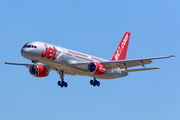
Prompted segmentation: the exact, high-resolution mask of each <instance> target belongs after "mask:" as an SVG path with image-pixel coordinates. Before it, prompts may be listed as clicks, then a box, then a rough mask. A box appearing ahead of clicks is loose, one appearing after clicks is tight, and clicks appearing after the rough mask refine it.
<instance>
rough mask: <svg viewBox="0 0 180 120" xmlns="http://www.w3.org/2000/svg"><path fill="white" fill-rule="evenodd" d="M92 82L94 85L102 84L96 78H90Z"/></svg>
mask: <svg viewBox="0 0 180 120" xmlns="http://www.w3.org/2000/svg"><path fill="white" fill-rule="evenodd" d="M90 84H91V85H92V86H100V82H99V81H97V80H96V79H94V80H90Z"/></svg>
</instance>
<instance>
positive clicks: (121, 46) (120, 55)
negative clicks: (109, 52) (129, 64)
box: [111, 32, 131, 61]
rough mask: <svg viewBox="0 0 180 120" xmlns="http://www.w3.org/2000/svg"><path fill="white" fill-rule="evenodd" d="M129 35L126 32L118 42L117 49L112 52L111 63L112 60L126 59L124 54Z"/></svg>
mask: <svg viewBox="0 0 180 120" xmlns="http://www.w3.org/2000/svg"><path fill="white" fill-rule="evenodd" d="M130 35H131V34H130V33H129V32H126V33H125V34H124V36H123V38H122V40H121V41H120V43H119V45H118V47H117V48H116V51H115V52H114V54H113V56H112V58H111V61H113V60H125V59H126V53H127V49H128V44H129V40H130Z"/></svg>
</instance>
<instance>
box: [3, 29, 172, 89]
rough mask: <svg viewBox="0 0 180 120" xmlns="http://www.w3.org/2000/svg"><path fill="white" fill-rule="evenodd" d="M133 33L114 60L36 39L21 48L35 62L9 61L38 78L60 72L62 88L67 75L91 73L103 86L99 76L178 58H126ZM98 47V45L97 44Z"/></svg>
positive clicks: (124, 39) (114, 75)
mask: <svg viewBox="0 0 180 120" xmlns="http://www.w3.org/2000/svg"><path fill="white" fill-rule="evenodd" d="M130 35H131V33H130V32H125V33H124V36H123V37H122V39H121V41H120V43H119V44H118V46H117V48H116V50H115V52H114V54H113V55H112V57H111V59H110V60H105V59H102V58H99V57H95V56H92V55H88V54H85V53H81V52H77V51H74V50H70V49H66V48H63V47H59V46H55V45H51V44H48V43H44V42H40V41H33V42H28V43H26V44H25V45H24V46H23V47H22V49H21V55H22V56H23V57H24V58H26V59H29V60H31V61H32V63H15V62H5V64H10V65H23V66H26V67H27V68H29V72H30V74H31V75H33V76H34V77H46V76H48V75H49V72H50V71H56V72H57V73H58V74H59V76H60V80H59V81H58V82H57V84H58V86H60V87H67V86H68V83H67V82H65V80H64V76H65V74H68V75H82V76H90V77H92V78H93V79H92V80H90V85H92V86H100V82H99V81H98V80H97V78H98V79H114V78H120V77H125V76H127V75H128V72H135V71H144V70H154V69H159V68H158V67H153V68H146V67H145V65H146V64H150V63H151V62H152V60H155V59H162V58H170V57H175V56H174V55H169V56H160V57H150V58H138V59H126V54H127V50H128V44H129V41H130ZM95 47H96V46H95ZM136 66H142V67H143V68H139V69H129V68H130V67H136Z"/></svg>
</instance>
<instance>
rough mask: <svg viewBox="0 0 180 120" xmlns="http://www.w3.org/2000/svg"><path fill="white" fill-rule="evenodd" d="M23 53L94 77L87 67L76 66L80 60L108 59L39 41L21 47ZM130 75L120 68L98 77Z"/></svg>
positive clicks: (98, 60)
mask: <svg viewBox="0 0 180 120" xmlns="http://www.w3.org/2000/svg"><path fill="white" fill-rule="evenodd" d="M21 54H22V56H23V57H25V58H27V59H29V60H34V61H39V62H41V63H43V64H49V65H52V66H55V67H56V69H55V70H58V69H59V70H64V71H67V72H66V73H67V74H70V75H76V74H77V75H84V76H90V77H94V75H93V74H91V73H89V72H88V71H87V70H85V69H81V68H78V67H76V66H75V64H76V63H77V62H78V63H80V62H89V63H90V62H99V63H100V62H101V61H107V60H105V59H102V58H99V57H95V56H91V55H88V54H84V53H81V52H77V51H74V50H70V49H66V48H62V47H59V46H54V45H51V44H48V43H43V42H39V41H34V42H28V43H27V44H25V45H24V46H23V48H22V49H21ZM126 75H128V73H125V72H121V69H120V68H116V69H111V70H107V72H106V74H104V75H97V76H96V78H99V79H112V78H119V77H124V76H126Z"/></svg>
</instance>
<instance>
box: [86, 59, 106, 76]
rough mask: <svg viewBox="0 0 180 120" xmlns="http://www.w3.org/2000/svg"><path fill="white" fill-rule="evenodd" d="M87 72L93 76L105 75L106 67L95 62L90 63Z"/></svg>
mask: <svg viewBox="0 0 180 120" xmlns="http://www.w3.org/2000/svg"><path fill="white" fill-rule="evenodd" d="M87 71H88V72H89V73H91V74H93V75H103V74H106V67H105V66H104V65H102V64H100V63H97V62H91V63H89V64H88V66H87Z"/></svg>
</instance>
